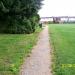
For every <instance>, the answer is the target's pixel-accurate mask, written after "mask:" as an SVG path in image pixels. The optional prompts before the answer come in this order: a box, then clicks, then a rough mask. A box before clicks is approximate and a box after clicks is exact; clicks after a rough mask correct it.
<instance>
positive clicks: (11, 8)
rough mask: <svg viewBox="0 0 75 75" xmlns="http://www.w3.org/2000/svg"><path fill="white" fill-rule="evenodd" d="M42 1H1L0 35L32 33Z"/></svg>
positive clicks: (37, 20)
mask: <svg viewBox="0 0 75 75" xmlns="http://www.w3.org/2000/svg"><path fill="white" fill-rule="evenodd" d="M41 1H42V0H0V33H13V34H16V33H17V34H20V33H28V34H29V33H32V32H34V31H35V29H36V25H37V24H38V22H39V19H40V17H39V15H38V14H37V12H38V10H39V9H40V8H41Z"/></svg>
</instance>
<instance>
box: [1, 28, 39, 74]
mask: <svg viewBox="0 0 75 75" xmlns="http://www.w3.org/2000/svg"><path fill="white" fill-rule="evenodd" d="M39 32H40V30H39V29H38V30H37V31H36V32H35V33H33V34H29V35H25V34H0V75H19V74H18V73H19V70H20V66H21V65H22V64H23V61H24V59H25V57H27V56H29V54H30V53H31V49H32V47H33V46H34V45H35V44H36V41H37V37H38V34H39Z"/></svg>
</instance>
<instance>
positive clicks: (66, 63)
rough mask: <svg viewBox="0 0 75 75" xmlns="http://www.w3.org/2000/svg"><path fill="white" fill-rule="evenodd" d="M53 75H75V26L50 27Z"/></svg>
mask: <svg viewBox="0 0 75 75" xmlns="http://www.w3.org/2000/svg"><path fill="white" fill-rule="evenodd" d="M49 33H50V38H51V44H52V48H53V51H52V53H53V62H54V63H53V71H54V72H53V74H54V75H75V24H52V25H49Z"/></svg>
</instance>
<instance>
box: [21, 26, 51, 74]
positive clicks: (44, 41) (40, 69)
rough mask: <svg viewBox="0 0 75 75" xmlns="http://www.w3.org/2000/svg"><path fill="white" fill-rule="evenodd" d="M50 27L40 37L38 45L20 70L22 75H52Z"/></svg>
mask: <svg viewBox="0 0 75 75" xmlns="http://www.w3.org/2000/svg"><path fill="white" fill-rule="evenodd" d="M50 50H51V48H50V44H49V34H48V26H46V27H45V28H44V29H43V31H42V32H41V33H40V35H39V39H38V42H37V44H36V45H35V46H34V48H33V50H32V54H31V55H30V57H28V58H27V59H26V60H25V62H24V64H23V65H22V68H21V70H20V75H52V73H51V69H50V68H51V55H50Z"/></svg>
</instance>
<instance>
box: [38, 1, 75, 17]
mask: <svg viewBox="0 0 75 75" xmlns="http://www.w3.org/2000/svg"><path fill="white" fill-rule="evenodd" d="M43 4H44V5H43V6H42V8H41V9H40V10H39V14H40V16H41V17H50V16H75V0H44V1H43Z"/></svg>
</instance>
